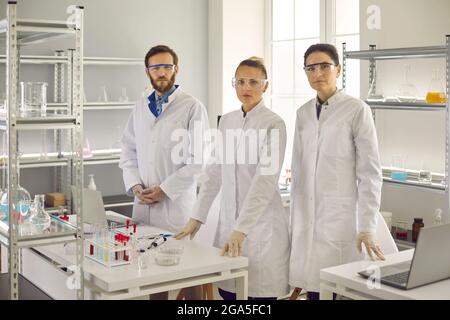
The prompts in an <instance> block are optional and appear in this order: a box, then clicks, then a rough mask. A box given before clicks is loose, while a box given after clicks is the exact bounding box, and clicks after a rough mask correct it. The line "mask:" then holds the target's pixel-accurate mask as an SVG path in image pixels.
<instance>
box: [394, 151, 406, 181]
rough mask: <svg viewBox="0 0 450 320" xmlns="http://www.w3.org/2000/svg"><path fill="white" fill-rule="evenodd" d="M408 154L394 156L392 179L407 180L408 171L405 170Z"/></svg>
mask: <svg viewBox="0 0 450 320" xmlns="http://www.w3.org/2000/svg"><path fill="white" fill-rule="evenodd" d="M405 162H406V156H405V155H402V154H398V155H393V156H392V167H391V179H394V180H398V181H406V180H407V179H408V173H407V172H406V170H405Z"/></svg>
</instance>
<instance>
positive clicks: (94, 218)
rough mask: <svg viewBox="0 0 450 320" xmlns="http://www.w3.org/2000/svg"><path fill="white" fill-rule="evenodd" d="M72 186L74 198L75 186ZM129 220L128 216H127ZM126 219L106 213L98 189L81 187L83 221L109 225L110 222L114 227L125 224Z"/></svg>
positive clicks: (74, 196) (73, 196)
mask: <svg viewBox="0 0 450 320" xmlns="http://www.w3.org/2000/svg"><path fill="white" fill-rule="evenodd" d="M71 188H72V198H73V199H74V200H75V199H76V189H75V186H71ZM127 219H128V220H130V221H131V219H130V218H127ZM125 220H126V219H124V218H121V217H115V216H110V215H108V216H107V214H106V211H105V205H104V203H103V196H102V193H101V192H100V191H98V190H91V189H87V188H83V221H84V223H88V224H91V225H102V226H106V225H110V224H111V223H112V222H114V223H115V224H116V227H122V226H124V225H125V222H126V221H125Z"/></svg>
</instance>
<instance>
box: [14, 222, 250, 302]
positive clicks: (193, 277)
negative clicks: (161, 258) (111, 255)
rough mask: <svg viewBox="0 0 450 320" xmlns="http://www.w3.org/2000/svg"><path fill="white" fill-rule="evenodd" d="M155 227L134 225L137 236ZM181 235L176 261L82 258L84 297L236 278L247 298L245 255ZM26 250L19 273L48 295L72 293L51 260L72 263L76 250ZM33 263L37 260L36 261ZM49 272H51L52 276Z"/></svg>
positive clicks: (71, 295)
mask: <svg viewBox="0 0 450 320" xmlns="http://www.w3.org/2000/svg"><path fill="white" fill-rule="evenodd" d="M159 232H161V230H159V229H157V228H154V227H150V226H138V228H137V235H138V236H140V235H142V234H155V233H159ZM180 241H182V243H183V244H184V253H183V255H182V257H181V261H180V263H179V264H178V265H176V266H159V265H157V264H156V263H155V262H154V261H153V260H151V262H150V264H149V266H148V268H146V269H142V270H139V268H138V266H137V263H136V262H135V263H131V264H129V265H125V266H117V267H111V268H108V267H105V266H103V265H101V264H99V263H97V262H95V261H92V260H90V259H88V258H85V259H84V263H83V266H84V277H85V288H87V289H88V290H85V298H87V299H133V298H138V297H144V296H148V295H149V294H153V293H157V292H164V291H170V290H175V289H181V288H185V287H190V286H196V285H201V284H206V283H211V282H217V281H222V280H229V279H235V281H236V293H237V298H238V299H240V300H241V299H242V300H245V299H247V296H248V273H247V267H248V259H247V258H246V257H236V258H230V257H223V256H220V249H218V248H214V247H211V246H207V245H203V244H202V243H199V242H196V241H195V240H193V241H191V240H187V239H186V240H185V239H183V240H180ZM26 250H27V251H25V252H23V259H26V260H28V261H24V263H23V264H22V266H23V270H22V271H23V272H22V273H23V275H24V276H25V277H26V278H27V279H28V280H30V281H31V282H33V283H34V284H35V285H37V286H38V287H39V288H41V289H42V290H43V291H44V292H46V293H47V294H49V295H50V296H51V297H52V298H55V299H71V298H72V299H73V298H74V297H75V291H74V290H67V286H66V281H67V279H66V281H64V276H62V275H61V273H62V271H60V268H56V271H55V268H54V265H55V264H58V265H60V266H70V265H73V264H74V262H75V256H74V255H68V254H66V250H65V249H64V247H63V245H52V246H46V247H38V248H35V249H34V250H28V249H26ZM43 258H45V259H43ZM44 260H46V261H47V262H46V261H44ZM48 261H50V262H48ZM25 262H28V263H25ZM46 263H47V264H53V266H51V267H53V269H49V268H48V267H47V271H45V268H44V270H43V269H42V264H46ZM36 264H40V266H38V265H36ZM50 270H52V271H50ZM49 272H53V276H52V275H51V274H49ZM65 277H66V278H67V277H68V275H67V274H66V275H65ZM58 278H62V279H58ZM53 280H55V281H53ZM56 280H59V281H56ZM61 280H62V281H61ZM147 299H148V298H147Z"/></svg>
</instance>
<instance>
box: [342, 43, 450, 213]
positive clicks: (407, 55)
mask: <svg viewBox="0 0 450 320" xmlns="http://www.w3.org/2000/svg"><path fill="white" fill-rule="evenodd" d="M418 58H420V59H426V58H445V59H446V97H447V103H445V104H442V103H441V104H428V103H426V102H425V101H418V102H414V103H410V102H400V101H386V102H374V101H366V103H367V104H368V105H369V106H370V107H371V108H372V111H373V114H374V118H375V110H410V111H445V116H446V126H445V137H446V143H445V148H446V152H445V173H444V174H438V175H433V180H432V182H431V183H422V182H420V181H419V180H418V177H417V174H413V173H412V172H410V171H411V170H409V171H408V179H407V180H406V181H398V180H394V179H391V178H390V176H389V175H388V173H389V170H386V169H385V168H383V181H384V182H385V183H391V184H396V185H400V186H406V187H417V188H424V189H430V190H435V191H439V192H444V193H445V194H446V196H447V199H448V208H450V191H449V177H448V175H449V172H450V162H449V159H450V145H449V143H450V127H449V125H450V102H449V91H450V89H449V83H450V72H449V68H450V35H447V36H446V45H445V46H430V47H415V48H395V49H377V48H376V46H374V45H371V46H370V49H369V50H362V51H346V45H345V43H343V63H342V67H343V69H342V71H343V72H342V77H343V78H342V83H343V87H344V89H345V84H346V68H347V64H346V60H347V59H359V60H368V61H369V84H373V86H374V88H375V87H376V83H375V81H376V79H374V78H375V68H376V61H381V60H395V59H418Z"/></svg>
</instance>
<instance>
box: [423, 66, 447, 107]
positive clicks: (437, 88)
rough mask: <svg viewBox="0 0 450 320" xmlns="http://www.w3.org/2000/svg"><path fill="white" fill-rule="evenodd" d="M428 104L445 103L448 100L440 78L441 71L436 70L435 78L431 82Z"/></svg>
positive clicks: (427, 98)
mask: <svg viewBox="0 0 450 320" xmlns="http://www.w3.org/2000/svg"><path fill="white" fill-rule="evenodd" d="M426 101H427V103H445V102H447V98H446V97H445V90H444V86H443V84H442V81H441V79H440V78H439V70H438V69H435V70H434V75H433V78H432V79H431V81H430V86H429V88H428V92H427V97H426Z"/></svg>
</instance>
